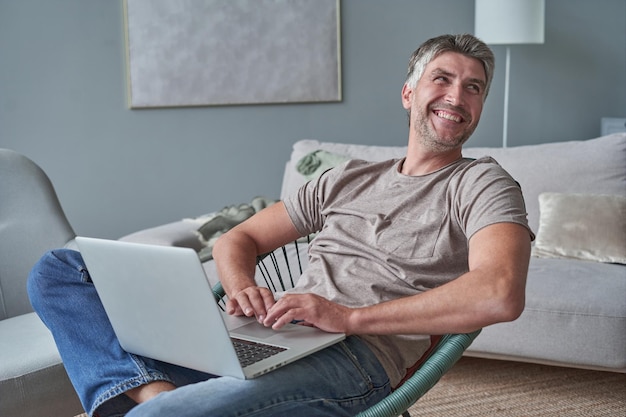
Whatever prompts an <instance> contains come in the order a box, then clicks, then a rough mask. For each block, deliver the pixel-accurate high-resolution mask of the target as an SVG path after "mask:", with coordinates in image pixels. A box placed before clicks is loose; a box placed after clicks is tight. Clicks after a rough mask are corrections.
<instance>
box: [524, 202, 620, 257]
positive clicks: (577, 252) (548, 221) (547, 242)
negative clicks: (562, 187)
mask: <svg viewBox="0 0 626 417" xmlns="http://www.w3.org/2000/svg"><path fill="white" fill-rule="evenodd" d="M539 212H540V218H539V231H538V233H537V239H536V240H535V246H534V247H533V256H536V257H539V258H573V259H582V260H588V261H597V262H607V263H620V264H626V198H624V197H622V196H618V195H593V194H562V193H542V194H540V195H539Z"/></svg>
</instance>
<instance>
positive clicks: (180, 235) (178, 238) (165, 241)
mask: <svg viewBox="0 0 626 417" xmlns="http://www.w3.org/2000/svg"><path fill="white" fill-rule="evenodd" d="M204 221H205V220H204V219H200V218H199V219H184V220H179V221H176V222H172V223H167V224H163V225H161V226H156V227H152V228H149V229H144V230H139V231H137V232H134V233H131V234H129V235H126V236H123V237H121V238H120V239H119V240H123V241H125V242H135V243H147V244H152V245H162V246H178V247H184V248H191V249H194V250H195V251H196V252H199V251H200V250H201V249H202V248H203V247H204V245H203V244H202V242H201V241H200V238H199V235H198V228H199V227H200V226H202V224H203V223H204Z"/></svg>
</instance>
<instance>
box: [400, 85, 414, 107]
mask: <svg viewBox="0 0 626 417" xmlns="http://www.w3.org/2000/svg"><path fill="white" fill-rule="evenodd" d="M412 99H413V89H412V88H411V87H409V86H408V85H406V84H404V85H403V86H402V107H404V108H405V109H406V110H409V109H410V108H411V101H412Z"/></svg>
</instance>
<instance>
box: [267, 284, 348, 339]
mask: <svg viewBox="0 0 626 417" xmlns="http://www.w3.org/2000/svg"><path fill="white" fill-rule="evenodd" d="M353 311H354V310H353V309H351V308H348V307H344V306H342V305H339V304H337V303H333V302H331V301H328V300H327V299H325V298H323V297H320V296H319V295H315V294H287V295H285V296H283V297H282V298H281V299H279V300H278V301H277V302H276V303H275V304H274V305H273V306H272V307H271V308H270V309H269V310H268V312H267V317H266V318H265V321H264V322H263V324H264V325H265V326H267V327H272V328H273V329H274V330H278V329H280V328H281V327H283V326H284V325H285V324H287V323H291V322H292V321H294V320H295V321H298V322H302V324H304V325H307V326H313V327H317V328H318V329H321V330H324V331H326V332H331V333H350V317H351V314H352V312H353Z"/></svg>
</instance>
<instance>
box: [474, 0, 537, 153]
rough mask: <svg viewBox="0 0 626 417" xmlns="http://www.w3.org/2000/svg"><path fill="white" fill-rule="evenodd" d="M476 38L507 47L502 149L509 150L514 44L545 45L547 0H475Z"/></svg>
mask: <svg viewBox="0 0 626 417" xmlns="http://www.w3.org/2000/svg"><path fill="white" fill-rule="evenodd" d="M475 1H476V3H475V7H476V8H475V20H474V31H475V35H476V37H478V38H480V39H481V40H482V41H483V42H485V43H487V44H492V45H506V62H505V66H506V67H505V72H504V118H503V122H502V147H503V148H506V147H507V144H508V143H507V141H508V140H507V134H508V119H509V73H510V66H511V45H515V44H524V43H543V42H544V21H545V0H475Z"/></svg>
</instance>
